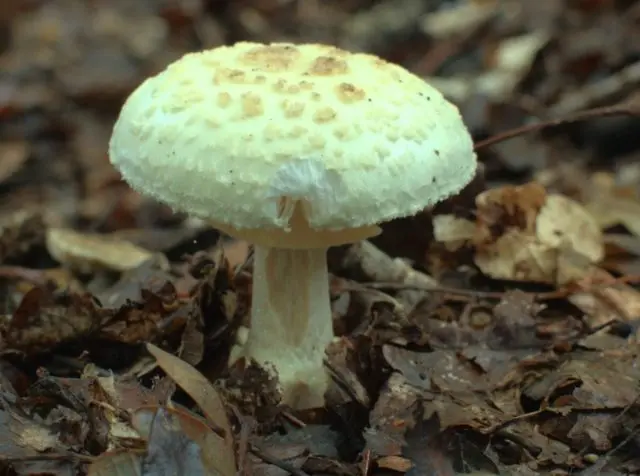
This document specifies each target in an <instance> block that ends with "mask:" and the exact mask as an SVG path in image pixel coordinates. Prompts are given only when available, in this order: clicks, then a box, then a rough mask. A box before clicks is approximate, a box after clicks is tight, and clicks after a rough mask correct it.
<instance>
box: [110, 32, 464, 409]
mask: <svg viewBox="0 0 640 476" xmlns="http://www.w3.org/2000/svg"><path fill="white" fill-rule="evenodd" d="M109 155H110V158H111V161H112V163H113V164H114V166H115V167H116V168H118V169H119V171H120V172H121V174H122V176H123V178H124V180H126V181H127V182H128V183H129V184H130V186H132V187H133V188H134V189H136V190H138V191H139V192H141V193H144V194H147V195H149V196H151V197H154V198H155V199H157V200H159V201H161V202H164V203H165V204H167V205H169V206H171V207H172V208H174V209H177V210H181V211H184V212H187V213H189V214H191V215H192V216H195V217H199V218H202V219H205V220H208V222H209V223H211V224H212V225H213V226H215V227H216V228H218V229H220V230H222V231H224V232H226V233H228V234H229V235H232V236H234V237H237V238H240V239H244V240H246V241H248V242H250V243H252V244H253V246H254V265H253V298H252V305H251V329H250V332H249V336H248V338H247V341H246V343H245V344H244V345H243V347H242V352H241V353H240V355H243V356H244V357H246V358H249V359H254V360H255V361H257V362H258V363H259V364H261V365H263V366H264V367H265V368H272V369H274V370H275V371H276V372H277V376H278V379H279V384H280V388H281V390H282V396H283V402H284V403H287V404H289V405H291V406H292V407H294V408H298V409H304V408H313V407H317V406H322V405H323V404H324V392H325V390H326V388H327V384H328V377H327V374H326V372H325V369H324V366H323V360H324V358H325V350H326V347H327V345H328V344H329V343H330V342H331V341H332V339H333V338H334V332H333V327H332V315H331V306H330V296H329V274H328V270H327V262H326V252H327V249H328V248H329V247H331V246H336V245H342V244H347V243H353V242H357V241H360V240H364V239H367V238H370V237H372V236H375V235H376V234H378V233H379V232H380V229H379V228H378V226H377V224H378V223H380V222H383V221H386V220H389V219H392V218H396V217H402V216H409V215H413V214H415V213H416V212H418V211H419V210H422V209H423V208H425V207H427V206H429V205H432V204H434V203H436V202H438V201H440V200H442V199H444V198H446V197H448V196H450V195H453V194H455V193H457V192H458V191H460V190H461V189H462V187H463V186H464V185H465V184H467V183H468V182H469V181H470V180H471V179H472V177H473V175H474V173H475V168H476V156H475V154H474V152H473V143H472V139H471V137H470V134H469V133H468V131H467V129H466V127H465V125H464V124H463V121H462V118H461V116H460V114H459V111H458V109H457V108H456V107H455V106H454V105H452V104H451V103H449V102H448V101H447V100H446V99H445V98H444V97H443V96H442V94H440V93H439V92H438V91H437V90H435V89H434V88H433V87H431V86H429V85H428V84H427V83H425V81H423V80H422V79H420V78H419V77H417V76H414V75H413V74H411V73H409V72H408V71H406V70H405V69H403V68H401V67H400V66H397V65H394V64H391V63H388V62H386V61H384V60H382V59H380V58H378V57H376V56H372V55H368V54H361V53H350V52H347V51H344V50H341V49H338V48H336V47H333V46H327V45H320V44H298V45H295V44H289V43H273V44H259V43H249V42H241V43H236V44H234V45H232V46H223V47H218V48H214V49H211V50H207V51H202V52H197V53H189V54H187V55H185V56H183V57H182V58H181V59H179V60H177V61H176V62H174V63H173V64H171V65H169V66H168V67H167V68H166V69H165V70H164V71H162V72H160V73H159V74H157V75H156V76H153V77H151V78H149V79H147V80H146V81H145V82H144V83H142V85H140V86H139V87H138V88H137V89H136V90H135V91H134V92H133V93H132V94H131V96H130V97H129V98H128V99H127V101H126V103H125V104H124V106H123V108H122V111H121V114H120V117H119V119H118V120H117V122H116V124H115V126H114V131H113V136H112V138H111V142H110V148H109Z"/></svg>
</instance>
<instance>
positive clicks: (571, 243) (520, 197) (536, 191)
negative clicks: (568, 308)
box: [434, 183, 604, 285]
mask: <svg viewBox="0 0 640 476" xmlns="http://www.w3.org/2000/svg"><path fill="white" fill-rule="evenodd" d="M476 203H477V207H478V210H477V219H476V223H475V226H474V223H473V222H471V221H470V220H466V219H463V218H457V217H454V216H449V215H445V216H440V217H436V218H434V229H435V230H434V235H435V237H436V240H438V241H441V242H443V243H444V244H445V246H447V248H449V249H453V250H456V249H458V248H459V247H460V246H462V245H463V244H464V243H466V242H467V241H468V240H471V241H472V242H473V244H474V245H475V257H474V261H475V263H476V265H477V266H478V268H480V270H481V271H482V272H483V273H484V274H486V275H487V276H490V277H492V278H496V279H507V280H514V281H529V282H540V283H549V284H556V285H562V284H565V283H568V282H571V281H575V280H578V279H580V278H581V277H582V276H583V275H584V273H585V272H586V271H587V269H588V268H589V266H590V265H591V264H593V263H597V262H599V261H600V260H601V259H602V258H603V257H604V240H603V236H602V232H601V231H600V228H599V227H598V225H597V223H596V221H595V220H594V219H593V217H592V216H591V215H590V214H589V212H587V211H586V210H585V208H584V207H583V206H582V205H580V204H579V203H578V202H576V201H574V200H572V199H570V198H568V197H565V196H563V195H558V194H549V195H547V194H546V192H545V191H544V188H543V187H542V186H540V185H538V184H536V183H529V184H526V185H522V186H517V187H516V186H505V187H501V188H495V189H491V190H487V191H486V192H483V193H481V194H480V195H478V197H477V199H476ZM472 230H474V231H473V232H472Z"/></svg>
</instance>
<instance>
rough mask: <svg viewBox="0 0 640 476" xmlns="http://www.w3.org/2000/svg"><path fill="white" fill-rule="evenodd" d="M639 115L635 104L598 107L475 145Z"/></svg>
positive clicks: (484, 145)
mask: <svg viewBox="0 0 640 476" xmlns="http://www.w3.org/2000/svg"><path fill="white" fill-rule="evenodd" d="M638 114H639V111H638V107H636V105H635V104H629V103H623V104H617V105H615V106H605V107H598V108H595V109H587V110H586V111H582V112H578V113H576V114H573V115H571V116H568V117H564V118H561V119H550V120H547V121H542V122H536V123H535V124H527V125H525V126H520V127H516V128H515V129H510V130H508V131H505V132H501V133H499V134H496V135H494V136H491V137H489V138H488V139H484V140H481V141H479V142H476V144H475V145H474V150H480V149H483V148H485V147H489V146H492V145H494V144H497V143H499V142H504V141H506V140H509V139H512V138H514V137H517V136H520V135H523V134H528V133H530V132H536V131H539V130H542V129H546V128H548V127H557V126H561V125H563V124H570V123H573V122H580V121H586V120H589V119H595V118H598V117H609V116H636V115H638Z"/></svg>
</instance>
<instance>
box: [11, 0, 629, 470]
mask: <svg viewBox="0 0 640 476" xmlns="http://www.w3.org/2000/svg"><path fill="white" fill-rule="evenodd" d="M1 3H2V5H0V296H1V304H2V314H1V315H0V474H2V475H21V476H22V475H56V476H60V475H76V474H86V473H87V472H89V473H90V474H93V475H95V476H110V475H114V476H116V475H119V476H123V475H126V476H129V475H147V476H159V475H165V474H193V475H200V474H201V475H223V476H232V475H233V474H235V473H236V471H237V472H239V474H246V475H265V476H267V475H268V476H277V475H286V474H293V475H298V476H299V475H340V476H357V475H361V476H368V475H371V476H373V475H397V474H406V475H408V476H430V475H432V476H451V475H455V474H461V473H475V474H505V475H538V474H554V475H565V474H580V475H584V476H596V475H599V474H603V475H606V474H610V475H619V474H640V365H639V364H638V362H639V361H638V357H639V356H640V290H639V288H638V287H637V285H638V284H640V117H639V116H640V93H639V91H640V89H639V86H640V3H639V2H637V1H632V0H627V1H624V0H541V1H530V0H502V1H499V0H466V1H465V0H450V1H447V0H386V1H381V2H380V1H373V0H215V1H214V0H211V1H209V2H207V1H205V0H163V1H157V0H136V1H132V0H95V1H91V2H88V1H84V0H49V1H47V0H2V1H1ZM238 40H254V41H261V42H271V41H293V42H322V43H330V44H335V45H338V46H341V47H344V48H346V49H350V50H360V51H367V52H371V53H374V54H377V55H379V56H381V57H383V58H386V59H388V60H390V61H393V62H396V63H399V64H401V65H403V66H405V67H406V68H408V69H409V70H411V71H413V72H415V73H416V74H418V75H420V76H422V77H424V78H425V80H427V81H429V82H430V83H431V84H433V85H434V86H435V87H437V88H438V89H440V90H441V91H442V92H443V93H444V94H445V95H446V96H447V97H448V98H449V99H450V100H451V101H452V102H454V103H456V104H457V105H458V106H459V107H460V110H461V112H462V114H463V116H464V119H465V122H466V123H467V125H468V127H469V129H470V130H471V131H472V133H473V136H474V138H475V140H476V141H477V151H478V156H479V159H480V166H479V168H478V173H477V175H476V177H475V179H474V180H473V182H472V183H471V184H470V185H469V186H467V187H466V188H465V189H464V190H463V191H462V192H461V193H460V194H459V195H457V196H456V197H453V198H451V199H450V200H447V201H446V202H444V203H442V204H439V205H438V206H436V207H434V208H433V209H429V210H424V211H423V212H421V213H420V214H418V215H417V216H415V217H411V218H406V219H399V220H395V221H393V222H390V223H386V224H384V225H383V232H382V234H381V235H380V236H378V237H376V238H375V239H373V240H371V241H367V242H362V243H358V244H355V245H352V246H346V247H340V248H335V249H332V250H331V251H330V253H329V269H330V272H331V276H332V278H331V279H332V281H331V293H332V300H333V310H334V317H335V329H336V333H337V334H338V336H339V339H338V341H337V342H336V344H335V345H332V347H331V348H330V350H329V353H328V369H329V370H330V372H331V375H332V377H333V379H332V385H333V387H332V391H331V392H330V397H329V396H328V397H327V405H326V408H323V409H318V410H315V411H308V412H295V411H293V410H291V409H288V408H286V407H284V406H282V405H279V404H278V399H277V392H275V390H274V385H273V382H272V380H271V379H270V378H269V376H268V375H267V374H265V373H264V372H262V371H261V370H260V369H258V368H255V367H249V368H246V369H244V368H240V367H234V368H231V369H227V365H226V362H227V357H228V354H229V350H230V347H231V345H232V344H233V342H234V339H235V334H236V331H237V329H238V328H239V326H241V325H243V324H246V322H247V310H248V307H249V302H250V299H251V293H250V285H251V265H250V259H249V258H250V248H249V247H248V245H247V244H246V243H243V242H239V241H234V240H231V239H228V238H227V237H224V236H222V235H221V234H220V233H218V232H217V231H215V230H212V229H211V228H208V227H206V226H205V225H204V224H203V223H201V222H200V221H198V220H194V219H190V218H188V217H185V216H182V215H179V214H174V213H173V212H172V211H171V210H169V209H168V208H167V207H165V206H163V205H161V204H158V203H156V202H153V201H151V200H149V199H147V198H144V197H141V196H140V195H138V194H136V193H135V192H133V191H132V190H131V189H130V188H129V187H128V186H127V185H126V184H125V183H124V182H122V181H121V180H120V177H119V175H118V173H117V172H116V171H115V169H114V168H113V167H112V166H111V165H110V163H109V160H108V157H107V144H108V140H109V137H110V134H111V128H112V126H113V123H114V121H115V119H116V117H117V115H118V112H119V110H120V107H121V105H122V103H123V101H124V100H125V98H126V97H127V95H128V94H129V93H130V92H131V91H132V90H133V89H134V88H135V87H136V86H137V85H138V84H139V83H140V82H141V81H142V80H143V79H144V78H146V77H147V76H149V75H151V74H154V73H155V72H157V71H159V70H160V69H162V68H163V67H164V66H166V65H167V64H168V63H169V62H171V61H173V60H175V59H177V58H179V57H180V56H181V55H183V54H184V53H186V52H188V51H194V50H199V49H203V48H210V47H214V46H217V45H221V44H224V43H231V42H234V41H238ZM538 124H542V126H540V125H538ZM517 128H520V130H516V131H515V133H513V134H511V135H509V137H505V136H504V134H505V133H507V132H508V131H513V130H514V129H517ZM170 402H171V403H170ZM194 445H195V446H194ZM193 448H196V449H198V451H192V450H193ZM200 455H203V456H200ZM180 468H182V469H180ZM185 468H189V469H185Z"/></svg>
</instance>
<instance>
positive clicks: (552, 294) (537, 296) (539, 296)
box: [344, 275, 640, 301]
mask: <svg viewBox="0 0 640 476" xmlns="http://www.w3.org/2000/svg"><path fill="white" fill-rule="evenodd" d="M639 282H640V275H628V276H621V277H619V278H614V279H612V280H611V281H607V282H605V283H592V286H589V287H585V288H582V289H574V288H571V287H564V288H560V289H557V290H555V291H548V292H539V293H536V292H526V291H524V294H525V295H528V296H531V297H532V298H533V299H534V300H536V301H551V300H554V299H562V298H565V297H568V296H571V294H574V293H584V292H589V291H590V290H592V289H596V288H597V289H602V288H606V287H612V286H615V285H618V284H630V283H639ZM359 284H360V285H361V286H362V288H365V289H366V288H370V289H376V290H378V289H390V290H402V289H416V290H420V291H425V292H431V293H445V294H454V295H459V296H468V297H470V298H477V299H502V298H503V297H504V295H505V293H506V292H507V291H476V290H474V289H460V288H448V287H445V286H433V287H429V286H422V285H419V284H402V283H359ZM362 288H360V287H356V286H349V285H348V284H346V285H344V289H345V290H347V291H361V290H362Z"/></svg>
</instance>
